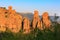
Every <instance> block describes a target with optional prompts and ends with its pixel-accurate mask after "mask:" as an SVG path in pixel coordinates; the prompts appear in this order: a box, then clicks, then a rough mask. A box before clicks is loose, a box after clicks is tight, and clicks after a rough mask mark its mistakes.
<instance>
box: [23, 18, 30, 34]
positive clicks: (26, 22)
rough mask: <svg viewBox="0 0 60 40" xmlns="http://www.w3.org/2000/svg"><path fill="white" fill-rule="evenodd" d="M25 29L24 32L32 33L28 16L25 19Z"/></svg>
mask: <svg viewBox="0 0 60 40" xmlns="http://www.w3.org/2000/svg"><path fill="white" fill-rule="evenodd" d="M23 31H24V33H30V21H29V19H28V18H26V17H24V19H23Z"/></svg>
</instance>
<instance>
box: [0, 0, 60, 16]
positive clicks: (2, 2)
mask: <svg viewBox="0 0 60 40" xmlns="http://www.w3.org/2000/svg"><path fill="white" fill-rule="evenodd" d="M10 5H11V6H13V9H15V10H16V11H18V12H32V13H33V11H34V10H35V9H37V10H39V14H40V15H42V14H43V12H45V11H47V12H48V13H49V15H54V13H57V15H59V16H60V0H0V6H1V7H6V8H7V7H8V6H10Z"/></svg>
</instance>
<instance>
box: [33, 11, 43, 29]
mask: <svg viewBox="0 0 60 40" xmlns="http://www.w3.org/2000/svg"><path fill="white" fill-rule="evenodd" d="M32 25H33V28H34V29H35V28H36V27H37V28H38V29H40V30H42V23H41V20H40V17H39V14H38V11H37V10H35V11H34V16H33V24H32Z"/></svg>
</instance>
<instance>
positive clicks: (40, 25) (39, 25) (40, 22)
mask: <svg viewBox="0 0 60 40" xmlns="http://www.w3.org/2000/svg"><path fill="white" fill-rule="evenodd" d="M37 28H38V29H40V30H43V26H42V21H41V20H38V23H37Z"/></svg>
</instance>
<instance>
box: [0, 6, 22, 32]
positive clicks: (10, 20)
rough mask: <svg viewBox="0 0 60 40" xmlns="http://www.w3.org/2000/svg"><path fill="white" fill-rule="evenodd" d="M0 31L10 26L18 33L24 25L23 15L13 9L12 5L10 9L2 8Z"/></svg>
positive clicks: (12, 30)
mask: <svg viewBox="0 0 60 40" xmlns="http://www.w3.org/2000/svg"><path fill="white" fill-rule="evenodd" d="M0 26H1V27H0V31H5V30H6V28H8V29H9V30H10V31H11V32H13V33H18V32H19V31H20V30H21V27H22V16H21V15H19V14H17V13H16V11H15V10H12V6H9V7H8V10H6V9H4V8H0Z"/></svg>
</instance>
